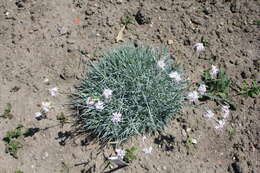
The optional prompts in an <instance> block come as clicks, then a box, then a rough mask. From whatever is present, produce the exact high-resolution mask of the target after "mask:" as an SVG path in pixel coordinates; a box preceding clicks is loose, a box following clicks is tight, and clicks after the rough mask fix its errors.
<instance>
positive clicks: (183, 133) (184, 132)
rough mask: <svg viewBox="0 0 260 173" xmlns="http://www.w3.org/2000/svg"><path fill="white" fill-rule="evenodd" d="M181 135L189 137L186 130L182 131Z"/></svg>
mask: <svg viewBox="0 0 260 173" xmlns="http://www.w3.org/2000/svg"><path fill="white" fill-rule="evenodd" d="M181 134H182V135H183V136H184V137H187V133H186V131H185V130H184V129H182V130H181Z"/></svg>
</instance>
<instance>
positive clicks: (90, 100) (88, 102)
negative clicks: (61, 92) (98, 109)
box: [86, 97, 95, 106]
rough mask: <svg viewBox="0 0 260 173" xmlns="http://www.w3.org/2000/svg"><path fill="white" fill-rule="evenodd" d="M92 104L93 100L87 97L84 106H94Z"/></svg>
mask: <svg viewBox="0 0 260 173" xmlns="http://www.w3.org/2000/svg"><path fill="white" fill-rule="evenodd" d="M94 103H95V100H94V99H93V98H91V97H88V98H87V100H86V104H87V105H88V106H92V105H94Z"/></svg>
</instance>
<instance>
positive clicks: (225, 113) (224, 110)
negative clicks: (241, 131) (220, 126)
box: [221, 106, 229, 118]
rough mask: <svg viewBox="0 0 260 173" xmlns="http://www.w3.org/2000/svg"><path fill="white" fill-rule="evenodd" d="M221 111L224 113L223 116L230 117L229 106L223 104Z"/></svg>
mask: <svg viewBox="0 0 260 173" xmlns="http://www.w3.org/2000/svg"><path fill="white" fill-rule="evenodd" d="M221 113H222V116H223V118H228V117H229V106H222V108H221Z"/></svg>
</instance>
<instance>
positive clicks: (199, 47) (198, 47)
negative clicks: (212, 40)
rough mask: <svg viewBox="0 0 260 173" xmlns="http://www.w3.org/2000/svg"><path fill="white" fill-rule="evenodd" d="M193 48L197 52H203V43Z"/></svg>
mask: <svg viewBox="0 0 260 173" xmlns="http://www.w3.org/2000/svg"><path fill="white" fill-rule="evenodd" d="M193 47H194V48H195V49H196V51H197V52H202V51H204V50H205V47H204V45H203V43H196V44H195V45H194V46H193Z"/></svg>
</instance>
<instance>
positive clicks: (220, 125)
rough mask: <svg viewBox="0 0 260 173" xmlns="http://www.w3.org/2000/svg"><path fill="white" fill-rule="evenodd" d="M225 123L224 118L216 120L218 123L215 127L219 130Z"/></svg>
mask: <svg viewBox="0 0 260 173" xmlns="http://www.w3.org/2000/svg"><path fill="white" fill-rule="evenodd" d="M224 125H225V121H224V120H218V125H216V126H215V129H217V130H219V129H222V128H223V127H224Z"/></svg>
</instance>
